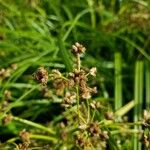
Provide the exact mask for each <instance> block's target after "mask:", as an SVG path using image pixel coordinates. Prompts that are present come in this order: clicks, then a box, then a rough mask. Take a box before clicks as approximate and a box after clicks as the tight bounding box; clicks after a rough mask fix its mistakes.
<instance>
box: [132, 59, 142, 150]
mask: <svg viewBox="0 0 150 150" xmlns="http://www.w3.org/2000/svg"><path fill="white" fill-rule="evenodd" d="M134 86H135V87H134V100H135V108H134V122H137V121H139V120H140V119H141V115H142V104H143V61H141V60H138V61H136V64H135V85H134ZM134 129H135V130H136V129H137V130H140V129H141V126H135V127H134ZM141 148H142V147H141V143H140V142H139V140H138V137H137V134H136V135H135V136H134V150H141Z"/></svg>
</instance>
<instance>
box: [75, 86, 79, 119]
mask: <svg viewBox="0 0 150 150" xmlns="http://www.w3.org/2000/svg"><path fill="white" fill-rule="evenodd" d="M76 93H77V112H78V120H79V122H80V106H79V104H80V96H79V86H78V85H77V86H76Z"/></svg>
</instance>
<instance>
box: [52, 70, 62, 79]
mask: <svg viewBox="0 0 150 150" xmlns="http://www.w3.org/2000/svg"><path fill="white" fill-rule="evenodd" d="M50 76H51V79H52V80H55V79H58V78H61V76H62V74H61V73H60V72H59V70H57V69H53V70H52V74H51V75H50Z"/></svg>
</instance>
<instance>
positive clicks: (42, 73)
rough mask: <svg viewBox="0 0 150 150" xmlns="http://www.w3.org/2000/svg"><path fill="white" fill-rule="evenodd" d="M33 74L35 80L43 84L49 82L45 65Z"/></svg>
mask: <svg viewBox="0 0 150 150" xmlns="http://www.w3.org/2000/svg"><path fill="white" fill-rule="evenodd" d="M33 76H34V79H35V80H37V81H38V82H39V83H41V84H43V85H45V84H47V82H48V71H47V70H46V69H45V68H44V67H40V68H39V69H38V70H37V72H36V73H34V74H33Z"/></svg>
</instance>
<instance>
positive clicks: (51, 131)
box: [13, 117, 55, 134]
mask: <svg viewBox="0 0 150 150" xmlns="http://www.w3.org/2000/svg"><path fill="white" fill-rule="evenodd" d="M13 120H15V121H18V122H21V123H24V124H27V125H30V126H32V127H35V128H38V129H41V130H44V131H46V132H48V133H50V134H55V132H54V131H53V130H52V129H50V128H47V127H45V126H43V125H41V124H38V123H34V122H32V121H29V120H26V119H22V118H18V117H13Z"/></svg>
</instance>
